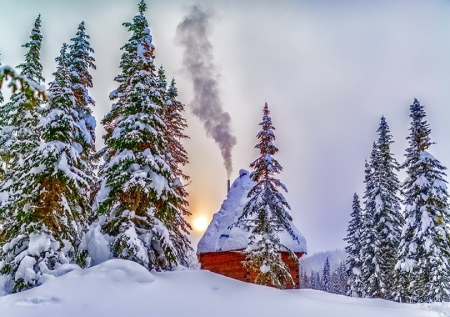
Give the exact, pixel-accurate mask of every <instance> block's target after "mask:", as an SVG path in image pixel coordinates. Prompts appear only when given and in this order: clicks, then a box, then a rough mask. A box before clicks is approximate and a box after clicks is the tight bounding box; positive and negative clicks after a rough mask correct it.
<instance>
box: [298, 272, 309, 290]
mask: <svg viewBox="0 0 450 317" xmlns="http://www.w3.org/2000/svg"><path fill="white" fill-rule="evenodd" d="M300 288H311V283H310V282H309V277H308V273H306V271H302V272H300Z"/></svg>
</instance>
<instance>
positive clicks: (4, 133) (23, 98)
mask: <svg viewBox="0 0 450 317" xmlns="http://www.w3.org/2000/svg"><path fill="white" fill-rule="evenodd" d="M40 28H41V16H40V15H38V17H37V18H36V20H35V22H34V28H33V29H32V31H31V35H30V40H29V41H28V42H27V43H25V44H24V45H22V47H25V48H27V52H26V54H25V62H24V63H22V64H20V65H18V66H17V68H18V69H21V72H20V75H21V76H22V77H25V78H27V79H28V81H29V84H32V85H39V84H40V83H42V82H44V78H43V76H42V64H41V62H40V50H41V44H42V39H43V36H42V34H41V31H40ZM29 84H26V85H29ZM41 103H42V100H39V99H35V100H34V101H33V102H30V94H29V92H26V91H19V92H17V93H13V94H12V95H11V97H10V100H9V102H7V103H5V104H3V105H1V106H0V116H1V117H0V125H1V126H0V158H1V159H2V161H3V162H4V163H5V165H6V169H7V170H13V169H14V165H17V164H19V160H20V153H27V151H29V150H30V149H32V148H34V147H36V145H37V144H38V142H39V136H38V135H37V133H36V128H35V127H36V125H37V122H38V120H39V115H38V108H39V105H40V104H41ZM5 178H6V179H11V175H9V176H8V175H5Z"/></svg>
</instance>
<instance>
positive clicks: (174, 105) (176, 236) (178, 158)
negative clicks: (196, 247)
mask: <svg viewBox="0 0 450 317" xmlns="http://www.w3.org/2000/svg"><path fill="white" fill-rule="evenodd" d="M157 87H158V88H159V90H160V95H161V97H162V98H163V100H164V102H163V106H162V107H161V118H162V120H163V121H164V123H165V127H166V129H165V134H164V138H165V140H166V142H167V150H166V154H165V160H166V163H167V165H168V166H169V167H170V171H171V177H170V183H169V186H170V187H171V188H172V190H173V191H174V192H175V193H176V197H175V199H172V200H170V199H168V200H166V205H165V206H164V207H163V209H164V210H165V212H164V213H165V214H166V215H167V216H165V217H164V218H162V219H161V220H162V221H163V223H164V225H165V226H166V227H167V229H168V230H169V233H170V237H171V241H172V243H173V245H174V247H175V249H176V250H177V253H178V263H180V264H182V265H187V258H186V255H187V254H188V253H189V252H190V251H191V250H192V248H191V246H190V244H189V243H190V242H189V239H188V237H187V235H188V234H189V231H190V230H192V228H191V226H190V225H189V223H188V222H187V221H186V220H185V218H186V217H188V216H190V215H191V213H190V212H189V211H188V209H187V207H188V206H189V202H188V201H187V196H188V193H187V191H186V190H185V186H184V185H183V184H182V181H188V180H189V176H187V175H186V174H184V173H183V171H182V170H181V167H182V166H184V165H186V164H188V163H189V161H188V156H187V152H186V150H185V149H184V147H183V145H182V144H181V140H182V139H187V138H188V137H187V136H186V135H185V134H184V129H185V128H186V127H187V124H186V120H185V119H184V118H183V116H182V114H181V113H182V112H183V111H184V105H183V104H182V103H181V102H180V101H178V100H177V99H176V98H177V96H178V92H177V89H176V87H175V80H174V79H172V82H171V84H170V86H169V89H168V90H167V91H166V77H165V74H164V69H163V67H162V66H161V67H160V69H159V70H158V83H157Z"/></svg>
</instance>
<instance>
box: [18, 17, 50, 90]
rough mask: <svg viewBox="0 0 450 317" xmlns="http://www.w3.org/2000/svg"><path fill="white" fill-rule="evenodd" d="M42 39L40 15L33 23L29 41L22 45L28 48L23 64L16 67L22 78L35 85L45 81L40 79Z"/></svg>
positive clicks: (42, 78)
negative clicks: (29, 80)
mask: <svg viewBox="0 0 450 317" xmlns="http://www.w3.org/2000/svg"><path fill="white" fill-rule="evenodd" d="M42 39H43V36H42V34H41V15H40V14H39V15H38V17H37V18H36V20H35V22H34V28H33V29H32V30H31V35H30V41H28V42H27V43H25V44H24V45H22V47H25V48H28V51H27V53H26V54H25V62H24V63H22V64H20V65H18V66H17V67H16V68H18V69H21V70H22V71H21V72H20V74H21V75H22V76H24V77H27V78H29V79H32V80H34V81H35V82H37V83H41V82H44V81H45V79H44V77H42V64H41V45H42Z"/></svg>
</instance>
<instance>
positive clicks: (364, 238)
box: [351, 143, 377, 297]
mask: <svg viewBox="0 0 450 317" xmlns="http://www.w3.org/2000/svg"><path fill="white" fill-rule="evenodd" d="M376 151H377V149H376V144H375V143H373V147H372V152H371V156H370V161H369V162H367V161H366V163H365V169H364V184H365V191H364V196H363V198H364V209H363V214H362V215H363V216H362V221H361V228H360V230H359V237H360V242H361V243H360V251H359V261H360V267H361V273H360V275H359V279H360V281H359V285H361V288H360V289H358V288H356V289H355V290H356V293H355V294H351V295H352V296H355V295H357V296H358V297H359V296H361V297H365V296H366V293H365V291H366V287H365V286H366V283H368V281H367V279H368V278H370V277H371V276H370V274H369V273H367V272H373V271H374V267H375V266H374V265H373V263H372V261H371V256H373V254H374V249H375V248H376V246H375V244H376V241H375V240H376V234H375V232H374V226H375V224H374V217H373V213H370V212H367V210H373V209H374V206H375V201H374V197H373V195H372V193H373V191H374V188H375V183H374V176H373V164H374V162H375V164H376V156H377V155H376ZM356 272H357V271H356Z"/></svg>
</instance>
